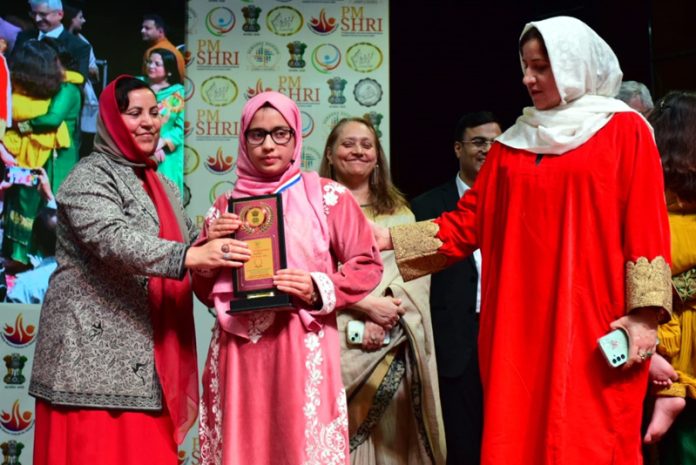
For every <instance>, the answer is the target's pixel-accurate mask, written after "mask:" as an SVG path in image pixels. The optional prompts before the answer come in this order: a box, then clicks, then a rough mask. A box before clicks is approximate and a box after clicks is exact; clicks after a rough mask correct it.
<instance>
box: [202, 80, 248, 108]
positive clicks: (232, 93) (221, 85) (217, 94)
mask: <svg viewBox="0 0 696 465" xmlns="http://www.w3.org/2000/svg"><path fill="white" fill-rule="evenodd" d="M238 94H239V90H238V88H237V83H236V82H234V81H233V80H232V79H230V78H228V77H225V76H212V77H209V78H208V79H206V80H205V81H203V84H201V98H202V99H203V101H204V102H205V103H207V104H208V105H212V106H214V107H224V106H227V105H229V104H231V103H232V102H234V101H235V100H236V99H237V95H238Z"/></svg>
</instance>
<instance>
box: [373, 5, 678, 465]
mask: <svg viewBox="0 0 696 465" xmlns="http://www.w3.org/2000/svg"><path fill="white" fill-rule="evenodd" d="M520 58H521V63H522V69H523V72H524V78H523V83H524V85H525V86H526V87H527V90H528V91H529V94H530V97H531V98H532V102H533V104H534V106H533V107H529V108H525V109H524V112H523V114H522V116H521V117H520V118H519V119H518V120H517V122H516V123H515V124H514V125H513V127H511V128H510V129H509V130H508V131H506V132H505V133H504V134H503V135H502V136H500V137H499V138H498V141H497V142H496V143H495V144H494V145H493V148H492V149H491V151H490V152H489V154H488V160H487V161H486V163H485V164H484V166H483V168H482V170H481V172H480V174H479V176H478V178H477V180H476V184H475V185H474V187H473V188H472V189H471V190H470V191H468V192H467V193H466V194H465V195H464V196H463V197H462V198H461V200H460V201H459V204H458V208H457V210H455V211H453V212H450V213H445V214H443V215H442V216H441V217H439V218H438V219H436V220H434V221H433V222H423V223H417V224H416V225H412V226H411V225H409V226H399V227H396V228H392V230H391V238H389V236H388V235H386V234H385V233H384V231H379V230H378V236H379V237H378V238H379V239H380V242H381V243H382V244H383V245H384V246H389V245H390V243H391V242H392V240H393V246H394V248H395V250H396V254H397V259H399V260H400V262H401V272H402V274H404V275H405V277H415V276H418V275H420V274H423V273H427V272H431V271H433V270H437V269H440V268H442V267H444V266H446V265H447V264H449V263H452V262H454V261H456V260H461V259H463V258H464V257H466V256H467V255H469V254H470V253H471V252H473V251H474V249H476V248H478V247H480V249H481V253H482V256H483V264H484V265H483V270H482V280H483V281H482V310H481V327H480V335H479V354H480V355H479V356H480V366H481V378H482V381H483V386H484V399H485V400H484V419H485V422H484V423H485V424H484V436H483V445H482V460H481V463H482V464H485V465H503V464H505V465H507V464H534V465H573V464H580V463H591V464H593V465H638V464H640V463H642V458H641V454H640V422H641V413H642V400H643V397H644V394H645V390H646V383H647V374H648V372H647V370H648V363H642V362H643V361H645V360H647V359H648V358H649V357H650V356H651V355H652V353H653V352H654V350H655V346H656V344H657V340H656V328H657V324H658V321H664V320H665V319H667V318H668V316H669V312H670V310H671V290H670V281H669V277H670V271H669V264H668V262H669V258H670V246H669V226H668V223H667V212H666V207H665V200H664V195H663V181H662V169H661V166H660V159H659V156H658V153H657V150H656V148H655V143H654V140H653V137H652V134H651V131H650V128H649V126H648V125H647V124H646V122H645V120H644V119H643V117H642V116H640V115H639V114H638V113H636V112H634V111H633V110H631V109H630V108H629V107H628V106H626V105H625V104H624V103H623V102H620V101H618V100H616V99H614V98H613V96H614V95H615V94H616V92H617V91H618V89H619V85H620V83H621V78H622V72H621V69H620V68H619V63H618V60H617V59H616V56H615V55H614V53H613V52H612V50H611V49H610V48H609V46H608V45H607V44H606V42H604V41H603V40H602V39H601V38H600V37H599V36H598V35H597V34H596V33H595V32H594V31H592V30H591V29H590V28H589V27H587V25H585V24H584V23H582V22H581V21H578V20H577V19H574V18H569V17H557V18H551V19H547V20H544V21H539V22H533V23H530V24H528V25H527V26H526V27H525V29H524V31H523V34H522V37H521V40H520ZM390 239H391V240H390ZM619 327H620V328H623V329H625V331H626V333H627V334H628V337H629V341H630V347H629V353H628V358H627V363H625V365H624V367H621V368H612V367H611V366H609V364H608V363H607V361H606V360H605V359H604V357H603V355H602V353H601V351H600V349H599V347H598V344H597V339H598V338H600V337H602V336H603V335H605V334H606V333H608V332H609V331H611V330H612V328H619Z"/></svg>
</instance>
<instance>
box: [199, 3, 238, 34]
mask: <svg viewBox="0 0 696 465" xmlns="http://www.w3.org/2000/svg"><path fill="white" fill-rule="evenodd" d="M236 23H237V18H235V16H234V13H232V10H230V9H229V8H225V7H224V6H219V7H217V8H213V9H212V10H210V11H209V12H208V15H207V16H206V17H205V27H207V28H208V32H210V33H211V34H212V35H214V36H217V37H220V36H223V35H225V34H227V33H228V32H230V31H231V30H232V29H234V25H235V24H236Z"/></svg>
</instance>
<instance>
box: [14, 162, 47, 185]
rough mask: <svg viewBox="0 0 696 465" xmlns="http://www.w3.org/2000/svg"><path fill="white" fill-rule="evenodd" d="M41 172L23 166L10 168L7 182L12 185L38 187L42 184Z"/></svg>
mask: <svg viewBox="0 0 696 465" xmlns="http://www.w3.org/2000/svg"><path fill="white" fill-rule="evenodd" d="M40 175H41V171H40V170H36V169H30V168H22V167H21V166H10V167H8V168H7V171H5V181H7V182H9V183H10V184H20V185H23V186H29V187H36V186H38V185H39V182H40Z"/></svg>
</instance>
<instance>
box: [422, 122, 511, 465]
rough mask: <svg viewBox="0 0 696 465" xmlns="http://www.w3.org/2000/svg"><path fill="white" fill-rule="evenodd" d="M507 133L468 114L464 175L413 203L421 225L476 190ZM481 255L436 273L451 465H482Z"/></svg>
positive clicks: (460, 138) (436, 321) (433, 287)
mask: <svg viewBox="0 0 696 465" xmlns="http://www.w3.org/2000/svg"><path fill="white" fill-rule="evenodd" d="M500 134H501V130H500V124H499V123H498V120H497V119H496V118H495V116H493V114H491V113H490V112H487V111H482V112H477V113H467V114H466V115H464V116H462V118H461V119H460V120H459V122H458V123H457V126H456V129H455V131H454V153H455V155H456V156H457V159H459V171H458V173H457V175H456V176H454V177H452V180H451V181H449V182H447V183H445V184H443V185H441V186H439V187H436V188H435V189H433V190H430V191H428V192H426V193H424V194H422V195H420V196H418V197H416V198H415V199H414V200H413V202H411V209H412V210H413V213H414V214H415V215H416V219H417V220H418V221H422V220H428V219H431V218H435V217H438V216H440V214H441V213H443V212H445V211H450V210H454V209H455V208H456V206H457V201H458V200H459V198H460V197H461V196H462V195H463V194H464V192H466V191H467V190H468V189H469V188H470V187H471V186H473V184H474V181H475V180H476V176H477V175H478V172H479V170H480V169H481V166H482V165H483V162H484V161H485V160H486V155H487V154H488V150H489V149H490V148H491V144H492V143H493V140H494V139H495V138H496V137H498V136H499V135H500ZM480 290H481V254H480V252H479V251H478V250H477V251H476V252H474V254H472V255H471V256H470V257H469V258H467V259H466V260H463V261H461V262H458V263H456V264H454V265H452V266H450V267H449V268H446V269H444V270H443V271H440V272H439V273H435V274H433V275H432V281H431V284H430V311H431V314H432V319H433V336H434V339H435V355H436V357H437V370H438V378H439V382H440V401H441V403H442V413H443V420H444V423H445V439H446V441H447V464H448V465H478V464H479V462H480V455H481V434H482V429H483V393H482V388H481V379H480V376H479V367H478V352H477V349H476V341H477V339H478V314H479V311H480V307H481V298H480Z"/></svg>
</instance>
